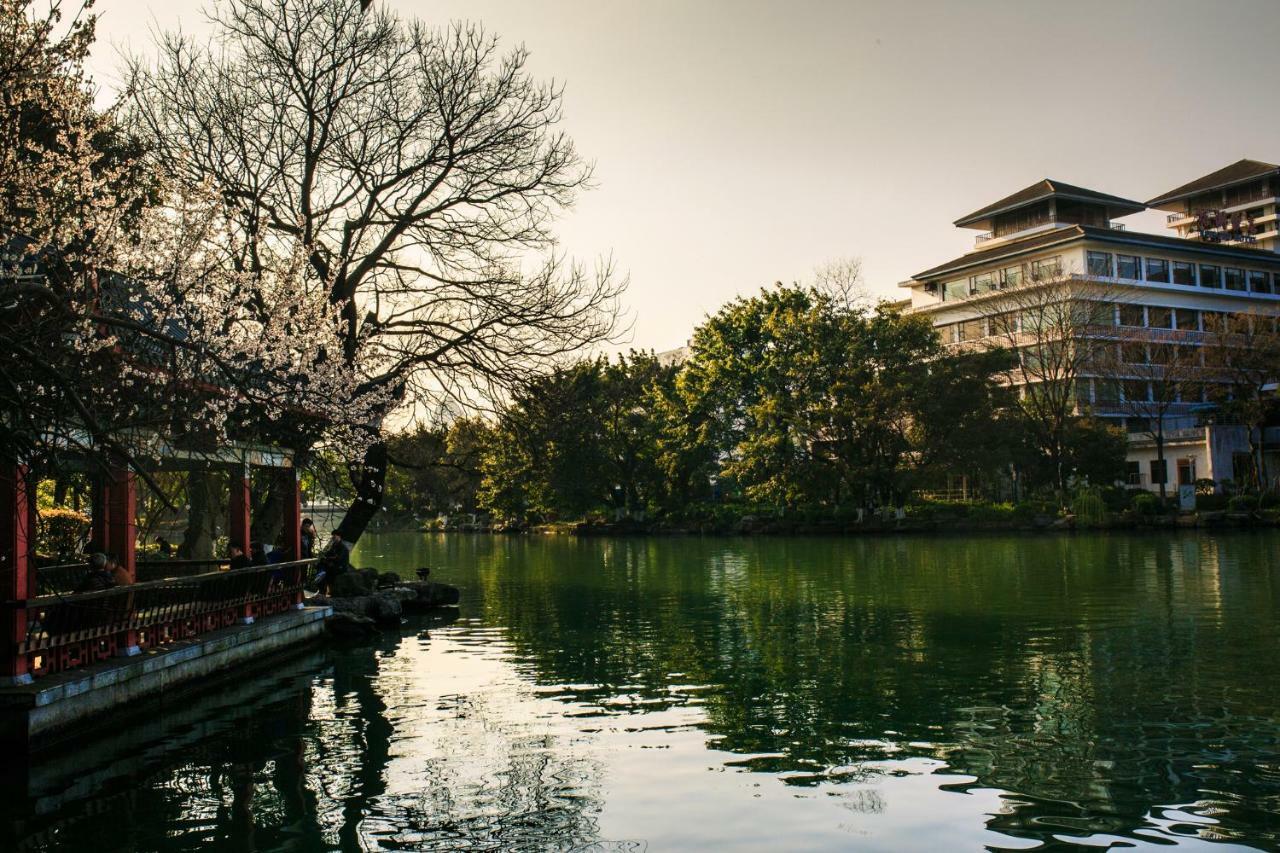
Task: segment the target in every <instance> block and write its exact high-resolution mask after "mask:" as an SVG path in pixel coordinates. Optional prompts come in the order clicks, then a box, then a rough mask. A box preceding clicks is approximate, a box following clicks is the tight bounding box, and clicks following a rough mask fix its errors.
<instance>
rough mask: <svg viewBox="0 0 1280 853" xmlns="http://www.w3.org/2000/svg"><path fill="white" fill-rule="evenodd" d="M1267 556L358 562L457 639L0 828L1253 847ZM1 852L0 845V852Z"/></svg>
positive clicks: (314, 690) (95, 834) (319, 841)
mask: <svg viewBox="0 0 1280 853" xmlns="http://www.w3.org/2000/svg"><path fill="white" fill-rule="evenodd" d="M1278 549H1280V535H1277V534H1273V533H1267V534H1256V535H1246V534H1237V535H1223V536H1207V535H1186V536H1177V537H1168V536H1161V537H1155V536H1151V537H1142V536H1077V537H1068V536H1063V537H1042V538H1024V537H1020V538H1002V537H976V538H901V539H895V538H874V539H872V538H867V539H835V538H832V539H805V540H801V539H699V538H664V539H643V538H636V539H573V538H568V537H550V538H538V537H512V538H508V537H502V536H482V535H477V536H469V535H417V534H381V535H371V536H369V537H366V539H365V540H364V541H363V542H362V543H361V545H360V547H359V549H358V553H357V559H356V562H357V563H358V564H360V565H376V566H379V567H380V568H382V569H384V570H386V569H394V570H399V571H402V572H403V573H404V574H406V575H409V576H411V575H412V570H413V569H414V568H415V567H417V566H420V565H429V566H432V567H433V569H434V571H433V577H434V578H435V579H438V580H442V581H445V582H448V583H452V584H455V585H457V586H459V587H460V588H461V589H462V604H461V607H460V610H459V616H458V618H457V619H456V621H452V622H448V621H447V620H443V619H438V618H437V619H425V620H424V619H421V618H419V619H416V620H411V621H410V622H408V623H407V624H406V625H405V626H404V630H403V631H402V632H401V633H400V634H398V635H387V636H384V637H383V639H382V640H381V641H379V642H376V643H374V644H371V645H364V646H349V647H331V648H325V649H321V650H317V651H312V652H308V653H306V654H303V655H301V656H298V657H295V658H290V659H288V660H286V661H282V662H281V663H280V664H279V665H278V666H274V667H272V668H271V669H269V670H268V671H266V672H265V673H263V674H260V675H256V676H253V677H251V678H246V679H244V680H243V682H242V683H238V684H236V685H234V686H233V687H228V688H226V689H222V690H218V691H215V692H212V693H209V694H206V695H204V696H201V697H199V698H197V699H195V700H192V701H189V702H184V703H179V706H178V707H166V708H165V709H164V711H163V712H162V713H156V714H153V715H152V716H151V717H150V718H149V719H148V724H147V726H145V727H143V728H141V729H139V730H138V733H137V734H136V735H133V736H132V737H133V742H130V743H128V744H126V746H125V747H124V748H120V747H115V749H116V752H115V753H114V754H112V753H111V752H110V750H111V749H112V747H111V746H110V745H107V744H104V745H103V746H102V747H101V748H100V749H90V748H85V749H81V750H79V751H78V752H77V753H76V754H75V755H73V756H69V757H63V758H60V759H58V760H57V761H53V760H49V761H48V762H44V763H42V764H41V765H39V766H37V768H36V769H35V771H34V772H33V775H32V780H31V782H30V783H29V785H30V787H29V790H27V791H26V792H25V794H24V795H20V796H8V797H6V804H5V806H4V807H3V809H4V811H3V814H4V820H5V825H6V827H7V830H6V834H7V837H8V839H9V840H10V841H11V842H13V843H14V845H15V846H20V847H21V848H22V849H32V850H45V849H49V850H55V849H57V850H80V849H88V850H107V849H116V848H123V849H131V850H187V849H196V848H200V849H218V848H221V849H227V850H244V849H259V850H275V849H299V850H313V849H314V850H319V849H344V850H433V849H450V850H451V849H468V850H488V849H493V850H512V849H546V848H555V849H588V850H687V849H698V848H708V849H709V848H716V849H739V850H770V851H773V850H819V849H854V850H886V851H902V850H929V851H943V850H974V849H983V848H984V847H988V848H995V849H1036V848H1039V849H1062V848H1063V847H1069V846H1071V845H1077V844H1078V845H1082V846H1086V847H1092V848H1096V847H1103V848H1105V847H1107V846H1115V847H1117V848H1121V847H1122V848H1126V849H1133V848H1137V849H1165V848H1168V847H1170V846H1176V847H1181V848H1190V849H1212V850H1224V849H1233V848H1234V849H1276V848H1277V847H1280V567H1278V565H1280V561H1278V560H1277V559H1276V555H1277V551H1278ZM2 846H4V845H0V847H2Z"/></svg>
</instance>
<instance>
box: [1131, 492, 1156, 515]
mask: <svg viewBox="0 0 1280 853" xmlns="http://www.w3.org/2000/svg"><path fill="white" fill-rule="evenodd" d="M1160 509H1161V507H1160V499H1159V498H1158V497H1156V496H1155V495H1153V494H1151V493H1150V492H1140V493H1138V494H1136V495H1134V497H1133V511H1134V512H1136V513H1137V514H1138V515H1145V516H1153V515H1159V514H1160Z"/></svg>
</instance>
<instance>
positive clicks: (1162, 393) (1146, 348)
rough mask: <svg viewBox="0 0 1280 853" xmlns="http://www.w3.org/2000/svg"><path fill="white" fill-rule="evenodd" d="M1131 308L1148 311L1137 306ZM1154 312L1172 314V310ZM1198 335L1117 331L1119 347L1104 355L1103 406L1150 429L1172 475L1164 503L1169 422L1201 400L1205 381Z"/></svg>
mask: <svg viewBox="0 0 1280 853" xmlns="http://www.w3.org/2000/svg"><path fill="white" fill-rule="evenodd" d="M1129 308H1131V309H1133V310H1137V311H1141V310H1142V308H1141V306H1136V305H1135V306H1129ZM1151 310H1163V311H1165V312H1166V313H1168V310H1169V309H1167V308H1166V309H1151ZM1152 325H1154V324H1152ZM1170 325H1172V324H1170ZM1194 335H1195V333H1189V332H1183V331H1176V330H1174V329H1165V328H1158V327H1157V328H1140V327H1136V326H1129V325H1123V324H1122V325H1121V326H1120V327H1119V328H1117V329H1116V330H1115V336H1114V341H1115V342H1114V344H1112V345H1111V346H1108V347H1107V348H1105V349H1104V350H1102V351H1101V352H1100V353H1099V360H1098V365H1097V368H1098V371H1097V372H1098V375H1099V377H1100V385H1099V388H1098V389H1097V390H1098V393H1099V399H1098V401H1097V402H1098V403H1099V404H1105V405H1109V406H1114V407H1115V408H1117V409H1119V410H1121V411H1123V412H1124V413H1125V414H1127V415H1128V416H1130V417H1132V418H1137V419H1140V420H1141V421H1142V422H1143V423H1144V424H1145V428H1144V429H1143V430H1142V432H1143V433H1145V434H1146V435H1148V436H1149V437H1150V438H1151V440H1152V442H1153V443H1154V444H1155V448H1156V461H1157V464H1158V467H1159V469H1160V470H1161V471H1162V472H1166V476H1164V477H1163V478H1162V479H1161V480H1160V483H1159V485H1160V498H1161V499H1162V500H1163V499H1164V498H1165V497H1167V488H1166V484H1167V480H1168V476H1167V466H1166V463H1165V455H1164V447H1165V437H1166V429H1167V427H1168V420H1169V418H1170V417H1171V416H1172V415H1173V414H1174V413H1175V412H1177V411H1178V410H1179V407H1180V406H1182V405H1183V404H1185V403H1186V402H1188V398H1189V397H1191V396H1192V395H1193V394H1195V395H1197V396H1198V394H1199V389H1200V387H1201V384H1202V382H1203V380H1204V374H1205V368H1204V364H1203V356H1202V353H1201V349H1200V347H1199V346H1198V345H1197V344H1196V342H1195V341H1193V340H1192V338H1193V337H1194ZM1104 387H1105V389H1106V390H1105V391H1104V390H1103V389H1104Z"/></svg>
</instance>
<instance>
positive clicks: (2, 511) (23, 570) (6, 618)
mask: <svg viewBox="0 0 1280 853" xmlns="http://www.w3.org/2000/svg"><path fill="white" fill-rule="evenodd" d="M29 473H30V471H29V469H28V468H27V466H25V465H14V464H10V465H7V466H5V468H4V470H3V471H0V578H2V579H3V588H0V595H3V600H4V601H11V602H14V603H13V604H6V605H3V608H4V609H3V611H0V630H3V632H4V636H3V643H0V680H3V681H5V682H8V683H10V684H29V683H31V673H30V672H29V671H28V667H27V656H26V654H22V653H20V652H19V647H20V646H21V644H22V643H23V642H25V640H26V638H27V608H26V603H25V602H26V600H27V599H28V598H30V597H31V580H32V578H31V547H32V538H33V533H34V531H33V530H32V528H31V525H32V523H33V520H34V518H33V515H32V512H31V495H32V491H33V489H32V486H33V485H34V484H32V483H31V482H30V481H29V479H28V474H29ZM17 602H23V603H22V604H19V603H17Z"/></svg>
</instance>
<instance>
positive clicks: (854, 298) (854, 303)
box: [813, 258, 870, 309]
mask: <svg viewBox="0 0 1280 853" xmlns="http://www.w3.org/2000/svg"><path fill="white" fill-rule="evenodd" d="M813 289H814V290H816V291H817V292H818V293H821V294H822V295H823V296H825V297H827V299H829V300H831V302H832V304H834V305H838V306H840V307H842V308H845V309H853V308H859V307H867V306H868V305H869V304H870V300H869V299H868V297H867V287H866V282H865V281H863V278H862V259H861V258H835V259H833V260H830V261H827V262H826V263H825V264H823V265H821V266H820V267H818V268H817V269H815V270H814V271H813Z"/></svg>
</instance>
